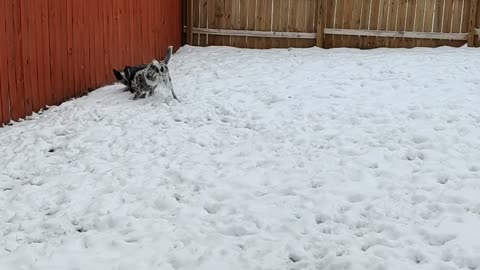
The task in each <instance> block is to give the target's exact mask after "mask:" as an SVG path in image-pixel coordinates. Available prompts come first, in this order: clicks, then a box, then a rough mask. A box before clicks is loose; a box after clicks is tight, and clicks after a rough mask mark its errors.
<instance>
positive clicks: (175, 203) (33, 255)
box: [0, 47, 480, 270]
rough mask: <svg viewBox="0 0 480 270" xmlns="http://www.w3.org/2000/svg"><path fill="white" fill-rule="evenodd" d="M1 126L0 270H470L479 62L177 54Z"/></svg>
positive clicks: (383, 53) (384, 54) (433, 52)
mask: <svg viewBox="0 0 480 270" xmlns="http://www.w3.org/2000/svg"><path fill="white" fill-rule="evenodd" d="M170 70H171V73H172V77H173V82H174V85H175V88H176V91H177V93H178V96H179V98H180V99H181V101H182V102H181V103H177V102H175V101H173V100H172V99H171V96H170V94H169V93H168V92H167V91H163V92H160V93H158V94H157V95H156V96H154V97H152V98H149V99H146V100H140V101H132V100H131V98H132V96H131V94H129V93H126V92H122V91H121V90H120V87H119V86H109V87H105V88H103V89H99V90H98V91H95V92H93V93H91V94H90V95H89V96H87V97H84V98H80V99H77V100H75V101H71V102H66V103H64V104H63V105H61V106H59V107H54V108H51V109H50V110H48V111H46V112H45V113H44V114H43V115H40V116H35V117H34V118H35V119H34V120H29V121H25V122H22V123H16V124H14V125H13V126H9V127H6V128H3V129H0V153H1V155H0V169H1V170H0V206H1V209H0V269H1V270H4V269H7V270H10V269H12V270H13V269H39V270H47V269H48V270H51V269H62V270H63V269H79V270H80V269H81V270H87V269H88V270H90V269H92V270H96V269H98V270H100V269H101V270H105V269H115V270H123V269H125V270H127V269H128V270H131V269H135V270H140V269H162V270H163V269H165V270H171V269H175V270H181V269H182V270H183V269H185V270H186V269H189V270H190V269H191V270H194V269H195V270H201V269H205V270H210V269H229V270H235V269H238V270H247V269H258V270H260V269H265V270H266V269H272V270H278V269H354V270H357V269H369V270H381V269H385V270H394V269H399V270H404V269H435V270H442V269H480V50H478V49H468V48H461V49H452V48H438V49H412V50H402V49H395V50H387V49H378V50H370V51H360V50H352V49H335V50H322V49H316V48H312V49H293V50H266V51H259V50H241V49H233V48H221V47H212V48H194V47H184V48H182V49H181V50H180V51H179V52H178V53H177V54H176V55H175V56H174V57H173V59H172V63H171V66H170Z"/></svg>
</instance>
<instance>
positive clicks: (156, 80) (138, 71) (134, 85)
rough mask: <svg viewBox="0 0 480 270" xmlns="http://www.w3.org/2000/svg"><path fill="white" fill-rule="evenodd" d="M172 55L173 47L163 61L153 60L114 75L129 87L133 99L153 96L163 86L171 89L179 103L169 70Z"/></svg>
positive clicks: (168, 50)
mask: <svg viewBox="0 0 480 270" xmlns="http://www.w3.org/2000/svg"><path fill="white" fill-rule="evenodd" d="M172 53H173V47H172V46H170V47H168V49H167V54H166V56H165V58H164V59H163V60H162V61H157V60H153V61H152V62H151V63H149V64H144V65H139V66H134V67H130V66H127V67H125V68H124V69H123V71H118V70H115V69H114V70H113V74H114V75H115V77H116V78H117V80H118V81H119V82H121V83H123V84H124V85H126V86H127V90H129V91H130V92H132V93H135V96H134V98H133V99H138V98H145V97H146V96H147V95H152V94H153V93H154V92H155V88H157V86H159V85H163V86H164V87H166V88H169V89H170V91H171V92H172V96H173V98H174V99H176V100H177V101H178V98H177V96H176V95H175V91H174V90H173V85H172V79H171V77H170V73H169V70H168V62H169V61H170V58H171V57H172Z"/></svg>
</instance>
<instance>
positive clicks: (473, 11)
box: [467, 0, 477, 47]
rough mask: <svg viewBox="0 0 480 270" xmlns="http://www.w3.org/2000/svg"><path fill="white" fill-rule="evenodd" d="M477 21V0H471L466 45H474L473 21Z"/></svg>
mask: <svg viewBox="0 0 480 270" xmlns="http://www.w3.org/2000/svg"><path fill="white" fill-rule="evenodd" d="M476 21H477V0H472V4H471V6H470V20H469V22H468V41H467V43H468V47H475V23H476Z"/></svg>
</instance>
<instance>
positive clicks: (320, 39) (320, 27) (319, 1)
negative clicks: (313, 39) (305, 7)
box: [316, 0, 325, 48]
mask: <svg viewBox="0 0 480 270" xmlns="http://www.w3.org/2000/svg"><path fill="white" fill-rule="evenodd" d="M323 8H324V7H323V0H317V10H316V13H317V47H319V48H323V47H324V45H323V31H324V28H325V25H324V24H323V22H324V19H323V17H324V10H323Z"/></svg>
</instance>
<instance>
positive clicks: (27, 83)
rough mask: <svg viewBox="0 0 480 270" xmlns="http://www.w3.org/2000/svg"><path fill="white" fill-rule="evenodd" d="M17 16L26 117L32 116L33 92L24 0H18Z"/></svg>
mask: <svg viewBox="0 0 480 270" xmlns="http://www.w3.org/2000/svg"><path fill="white" fill-rule="evenodd" d="M18 4H19V11H18V12H19V15H20V28H19V31H20V35H21V40H20V42H21V53H22V59H21V60H22V71H23V77H24V78H23V82H22V84H23V87H24V93H25V99H24V104H25V113H26V114H27V115H31V114H32V106H33V105H32V101H33V98H34V97H33V91H32V83H31V82H32V79H31V77H32V76H31V74H32V72H31V59H30V46H31V40H30V36H31V32H30V26H29V18H28V17H29V16H28V15H29V14H28V12H27V5H26V0H19V1H18Z"/></svg>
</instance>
